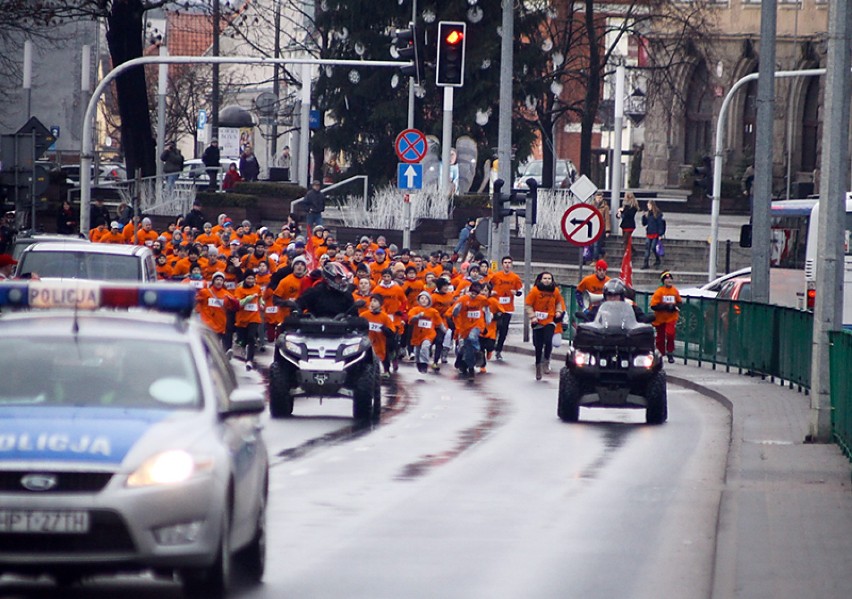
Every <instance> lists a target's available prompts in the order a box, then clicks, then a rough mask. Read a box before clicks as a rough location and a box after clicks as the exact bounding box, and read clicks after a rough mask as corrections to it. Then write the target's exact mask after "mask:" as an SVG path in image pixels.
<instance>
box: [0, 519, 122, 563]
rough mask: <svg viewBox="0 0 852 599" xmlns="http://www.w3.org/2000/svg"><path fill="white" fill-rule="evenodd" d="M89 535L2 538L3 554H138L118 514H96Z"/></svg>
mask: <svg viewBox="0 0 852 599" xmlns="http://www.w3.org/2000/svg"><path fill="white" fill-rule="evenodd" d="M89 514H90V523H91V529H90V531H89V532H88V533H87V534H83V535H78V534H27V533H7V534H0V553H72V552H88V553H108V552H111V551H114V552H119V551H121V552H128V551H135V549H136V548H135V545H134V544H133V539H132V538H131V537H130V532H129V531H128V530H127V526H126V525H125V524H124V521H123V520H122V519H121V517H120V516H119V515H118V514H116V513H115V512H110V511H105V510H92V511H90V512H89Z"/></svg>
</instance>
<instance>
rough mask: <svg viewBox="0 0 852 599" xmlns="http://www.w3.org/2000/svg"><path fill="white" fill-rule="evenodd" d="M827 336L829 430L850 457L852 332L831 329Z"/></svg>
mask: <svg viewBox="0 0 852 599" xmlns="http://www.w3.org/2000/svg"><path fill="white" fill-rule="evenodd" d="M828 338H829V343H830V346H829V350H828V352H829V364H830V368H831V387H830V388H831V430H832V434H833V435H834V440H835V441H836V442H837V444H838V445H840V448H841V449H842V450H843V453H845V454H846V456H847V457H848V458H850V459H852V383H850V380H849V365H850V364H852V332H850V331H832V332H830V333H829V334H828Z"/></svg>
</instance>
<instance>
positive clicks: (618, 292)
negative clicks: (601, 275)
mask: <svg viewBox="0 0 852 599" xmlns="http://www.w3.org/2000/svg"><path fill="white" fill-rule="evenodd" d="M603 295H604V301H607V300H609V299H611V298H612V296H618V298H619V299H620V300H624V298H625V297H626V295H627V286H626V285H625V284H624V281H622V280H621V279H610V280H609V281H607V282H606V283H605V284H604V287H603Z"/></svg>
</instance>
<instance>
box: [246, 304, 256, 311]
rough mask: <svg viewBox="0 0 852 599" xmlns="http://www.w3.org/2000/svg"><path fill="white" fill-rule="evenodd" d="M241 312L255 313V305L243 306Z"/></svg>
mask: <svg viewBox="0 0 852 599" xmlns="http://www.w3.org/2000/svg"><path fill="white" fill-rule="evenodd" d="M243 310H245V311H246V312H257V304H252V303H249V304H246V305H245V306H243Z"/></svg>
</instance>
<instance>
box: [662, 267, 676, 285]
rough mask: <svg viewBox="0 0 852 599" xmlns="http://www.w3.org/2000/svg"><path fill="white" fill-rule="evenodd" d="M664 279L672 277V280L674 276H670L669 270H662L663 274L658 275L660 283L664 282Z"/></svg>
mask: <svg viewBox="0 0 852 599" xmlns="http://www.w3.org/2000/svg"><path fill="white" fill-rule="evenodd" d="M666 279H672V280H674V276H672V273H670V272H669V271H667V270H666V271H663V274H661V275H660V283H665V282H666Z"/></svg>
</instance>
